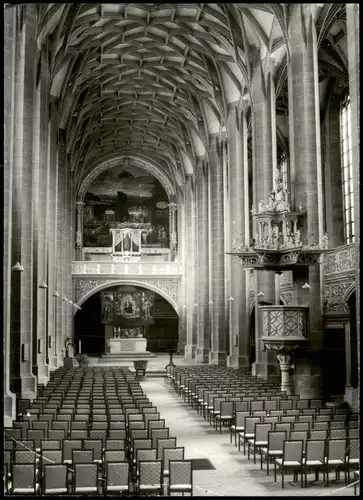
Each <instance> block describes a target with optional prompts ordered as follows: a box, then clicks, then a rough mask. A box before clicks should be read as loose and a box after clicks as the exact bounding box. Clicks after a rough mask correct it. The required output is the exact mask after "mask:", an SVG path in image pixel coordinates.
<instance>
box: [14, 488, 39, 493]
mask: <svg viewBox="0 0 363 500" xmlns="http://www.w3.org/2000/svg"><path fill="white" fill-rule="evenodd" d="M31 491H34V488H33V487H29V488H14V489H13V493H29V492H31Z"/></svg>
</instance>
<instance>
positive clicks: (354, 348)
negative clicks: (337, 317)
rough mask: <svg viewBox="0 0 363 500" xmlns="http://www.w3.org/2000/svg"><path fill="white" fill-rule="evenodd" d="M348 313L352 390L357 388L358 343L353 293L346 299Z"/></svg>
mask: <svg viewBox="0 0 363 500" xmlns="http://www.w3.org/2000/svg"><path fill="white" fill-rule="evenodd" d="M348 305H349V311H350V367H351V379H350V385H351V386H352V387H353V389H356V388H357V387H358V343H357V309H356V307H357V306H356V295H355V292H353V293H352V294H351V296H350V297H349V299H348Z"/></svg>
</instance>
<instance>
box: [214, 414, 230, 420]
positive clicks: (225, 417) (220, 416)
mask: <svg viewBox="0 0 363 500" xmlns="http://www.w3.org/2000/svg"><path fill="white" fill-rule="evenodd" d="M217 418H220V419H221V420H222V419H226V420H227V419H231V418H233V417H232V415H217Z"/></svg>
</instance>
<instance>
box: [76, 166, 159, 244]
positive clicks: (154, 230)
mask: <svg viewBox="0 0 363 500" xmlns="http://www.w3.org/2000/svg"><path fill="white" fill-rule="evenodd" d="M84 201H85V206H84V209H83V245H84V246H85V247H110V246H111V245H112V236H111V233H110V229H115V228H121V227H122V228H127V227H128V225H129V224H130V223H131V224H132V225H133V226H132V227H133V228H135V227H138V228H139V229H140V231H139V234H138V236H137V237H136V236H135V235H133V234H131V233H130V234H126V233H125V234H123V235H122V241H121V240H119V241H118V244H119V246H120V249H119V248H118V249H116V251H131V252H135V251H138V247H139V246H140V241H141V242H142V245H143V246H150V247H164V248H169V201H168V196H167V194H166V191H165V189H164V188H163V187H162V185H161V184H160V182H159V181H158V180H157V179H156V178H155V177H154V176H152V175H151V174H149V173H148V172H146V171H145V170H144V169H142V168H139V167H136V166H129V165H119V166H116V167H113V168H111V169H109V170H107V171H106V172H103V173H102V174H100V175H99V176H98V177H97V178H96V179H95V180H94V181H93V183H92V184H91V185H90V186H89V188H88V191H87V193H86V195H85V200H84ZM139 240H140V241H139ZM121 247H122V250H121Z"/></svg>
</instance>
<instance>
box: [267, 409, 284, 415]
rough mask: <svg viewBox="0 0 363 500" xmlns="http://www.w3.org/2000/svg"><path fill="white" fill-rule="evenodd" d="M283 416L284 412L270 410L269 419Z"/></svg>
mask: <svg viewBox="0 0 363 500" xmlns="http://www.w3.org/2000/svg"><path fill="white" fill-rule="evenodd" d="M283 414H284V410H270V416H271V417H282V416H283Z"/></svg>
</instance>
